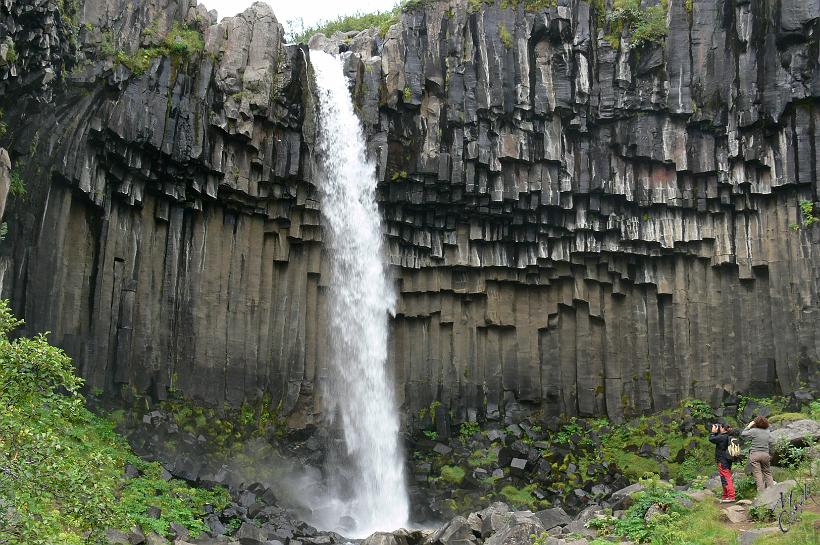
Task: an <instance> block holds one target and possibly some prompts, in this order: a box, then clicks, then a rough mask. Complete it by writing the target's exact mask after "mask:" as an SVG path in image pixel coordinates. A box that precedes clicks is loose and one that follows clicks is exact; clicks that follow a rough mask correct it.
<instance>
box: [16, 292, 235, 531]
mask: <svg viewBox="0 0 820 545" xmlns="http://www.w3.org/2000/svg"><path fill="white" fill-rule="evenodd" d="M20 324H21V322H20V321H18V320H16V319H15V318H14V317H13V316H12V314H11V311H10V310H9V307H8V304H7V303H6V302H5V301H0V407H2V410H0V498H2V502H3V509H0V543H3V544H4V545H24V544H25V545H53V544H70V545H75V544H76V545H79V544H81V543H98V542H99V541H100V539H101V533H102V532H103V531H104V530H105V529H106V528H109V527H114V528H120V529H129V528H131V527H133V526H134V525H135V524H139V525H140V526H142V527H143V528H144V529H145V530H149V529H153V530H155V531H157V532H159V533H161V534H166V535H167V534H168V528H169V525H170V523H171V522H177V523H179V524H181V525H183V526H185V527H186V528H188V529H189V530H190V531H191V532H192V534H194V535H196V534H198V533H200V532H201V531H202V530H204V529H205V527H204V524H203V522H202V520H201V517H202V515H203V514H204V511H205V505H206V504H212V505H214V507H215V508H217V509H221V508H223V507H224V506H225V505H227V503H228V501H229V497H228V495H227V492H225V491H224V489H221V488H220V489H216V490H213V491H207V490H196V489H192V488H189V487H188V486H187V485H186V484H185V483H184V482H181V481H176V480H171V481H167V482H166V481H164V480H162V479H161V478H160V476H161V471H162V469H161V467H160V466H159V465H158V464H156V463H153V464H149V463H146V462H143V461H142V460H140V459H139V458H138V457H136V456H135V455H134V454H133V453H132V452H131V451H130V449H129V448H128V446H127V444H126V442H125V440H124V439H123V438H122V437H120V436H118V435H117V434H115V433H114V431H113V424H112V423H111V422H109V421H107V420H105V419H103V418H100V417H98V416H95V415H94V414H92V413H91V412H90V411H88V409H86V408H85V405H84V401H85V400H84V398H83V396H82V395H80V393H79V391H80V388H81V387H82V384H83V381H82V380H81V379H80V378H79V377H77V376H76V375H75V374H74V367H73V364H72V362H71V360H70V359H69V358H68V356H67V355H66V354H65V353H64V352H63V351H62V350H60V349H58V348H55V347H53V346H50V345H49V344H48V342H47V341H46V338H45V336H44V335H38V336H37V337H34V338H30V339H29V338H18V339H15V340H10V339H9V337H8V334H9V332H10V331H11V330H13V329H14V328H16V327H18V326H19V325H20ZM127 463H131V464H133V465H135V466H136V467H137V468H138V469H140V470H141V471H142V476H140V477H137V478H134V479H127V478H125V477H124V476H123V468H124V466H125V464H127ZM150 506H156V507H159V508H160V509H161V510H162V515H161V516H160V518H158V519H150V520H147V518H146V517H145V516H144V513H145V512H146V511H147V510H148V508H149V507H150ZM86 535H87V536H88V537H87V538H86V537H84V536H86Z"/></svg>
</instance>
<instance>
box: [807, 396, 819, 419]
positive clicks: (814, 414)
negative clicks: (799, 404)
mask: <svg viewBox="0 0 820 545" xmlns="http://www.w3.org/2000/svg"><path fill="white" fill-rule="evenodd" d="M809 418H811V419H812V420H820V401H812V402H811V403H810V404H809Z"/></svg>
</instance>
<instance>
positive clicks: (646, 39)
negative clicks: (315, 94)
mask: <svg viewBox="0 0 820 545" xmlns="http://www.w3.org/2000/svg"><path fill="white" fill-rule="evenodd" d="M435 2H436V0H403V1H401V2H399V3H398V4H396V7H394V8H393V9H392V10H390V11H376V12H372V13H361V12H356V13H353V14H350V15H341V16H339V17H337V18H336V19H332V20H329V21H323V22H322V23H320V24H317V25H315V26H310V27H307V28H305V27H303V26H301V21H299V20H297V21H288V26H289V27H290V30H291V36H290V38H291V39H292V41H294V42H297V43H305V42H307V41H308V40H309V39H310V37H311V36H313V35H314V34H319V33H322V34H324V35H325V36H328V37H330V36H332V35H333V34H334V33H335V32H351V31H356V32H360V31H363V30H368V29H371V28H376V29H378V31H379V35H381V36H382V37H384V36H385V35H386V34H387V31H388V30H389V29H390V27H391V26H392V25H394V24H396V23H397V22H398V20H399V15H400V14H401V13H402V12H407V11H413V10H418V9H423V8H426V7H428V6H430V5H432V4H435ZM589 3H590V5H591V6H592V7H593V9H594V10H595V13H596V21H597V26H598V28H599V29H606V30H607V33H606V35H605V38H606V40H607V41H608V42H609V43H610V44H612V46H613V47H616V48H617V47H618V46H619V44H620V37H621V34H622V32H623V31H624V30H626V31H628V36H629V43H630V44H631V45H632V46H634V47H642V46H644V45H647V44H650V43H660V42H662V41H663V39H664V38H665V37H666V35H667V32H668V28H667V26H666V14H667V11H668V7H669V3H668V0H661V2H660V3H659V4H658V5H655V6H650V7H648V8H641V5H640V0H614V1H613V3H612V9H611V10H608V9H607V8H606V3H605V1H604V0H590V2H589ZM495 4H497V5H498V6H499V7H500V8H502V9H517V8H518V7H519V6H521V7H523V8H524V10H526V11H529V12H537V11H542V10H545V9H548V8H553V7H556V6H557V0H468V4H467V11H468V12H469V13H478V12H479V11H481V10H483V9H485V8H486V7H487V6H492V5H495ZM687 6H689V7H688V8H687V9H688V10H689V12H691V5H690V4H687ZM447 15H448V16H449V17H452V16H453V11H452V8H450V9H449V10H448V11H447ZM500 34H501V41H502V43H503V44H504V47H506V48H507V49H509V48H510V47H512V39H511V34H510V32H509V31H507V30H506V28H505V29H504V32H501V33H500Z"/></svg>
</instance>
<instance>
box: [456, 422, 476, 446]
mask: <svg viewBox="0 0 820 545" xmlns="http://www.w3.org/2000/svg"><path fill="white" fill-rule="evenodd" d="M480 431H481V427H480V426H479V425H478V422H462V423H461V426H459V428H458V436H459V437H460V438H461V441H462V442H467V440H468V439H470V437H472V436H473V435H475V434H477V433H478V432H480Z"/></svg>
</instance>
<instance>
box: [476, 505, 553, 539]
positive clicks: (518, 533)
mask: <svg viewBox="0 0 820 545" xmlns="http://www.w3.org/2000/svg"><path fill="white" fill-rule="evenodd" d="M544 531H545V528H544V526H543V525H542V524H541V521H540V520H539V519H538V517H536V516H535V515H534V514H532V513H531V512H529V511H516V512H513V513H508V515H507V517H506V522H505V524H504V526H502V527H501V528H499V530H498V531H497V532H496V533H494V534H493V535H492V536H490V537H489V538H488V539H486V540H485V541H484V545H530V543H532V538H531V537H530V536H532V535H537V534H540V533H541V532H544Z"/></svg>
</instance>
